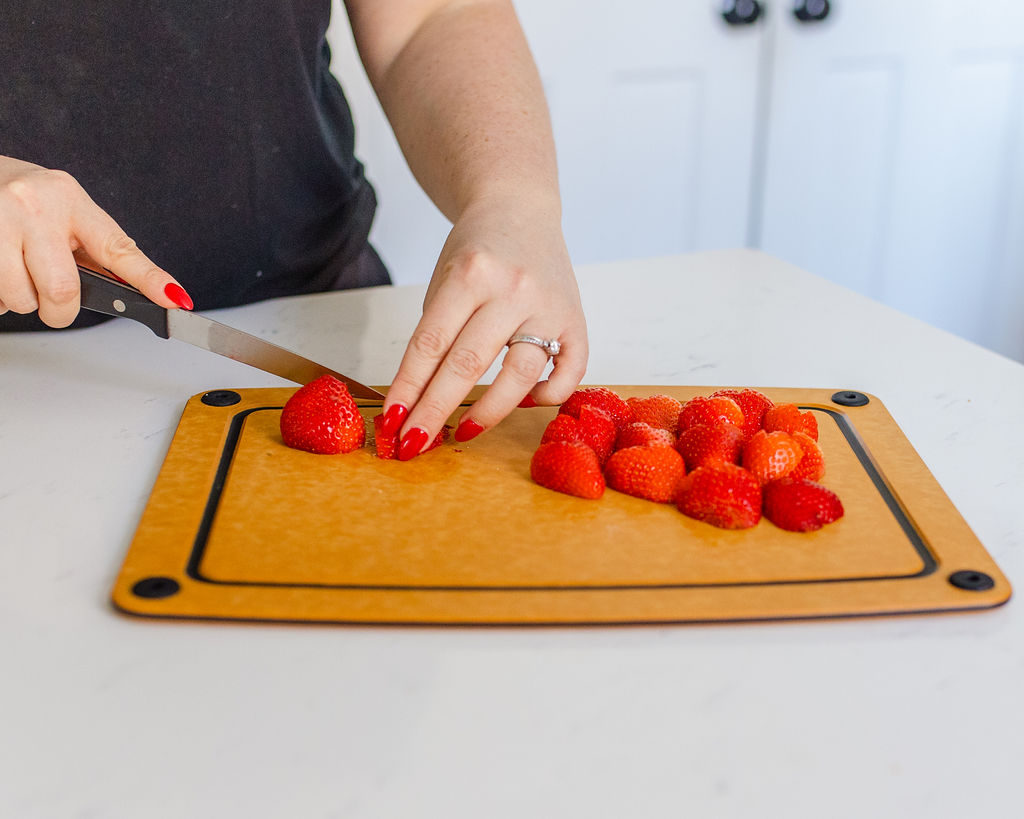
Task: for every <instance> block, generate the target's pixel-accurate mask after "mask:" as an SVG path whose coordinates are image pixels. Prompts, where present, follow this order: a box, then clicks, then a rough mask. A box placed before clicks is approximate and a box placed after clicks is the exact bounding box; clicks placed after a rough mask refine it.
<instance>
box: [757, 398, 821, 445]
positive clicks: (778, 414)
mask: <svg viewBox="0 0 1024 819" xmlns="http://www.w3.org/2000/svg"><path fill="white" fill-rule="evenodd" d="M762 427H763V429H764V431H765V432H788V433H789V434H790V435H793V434H794V433H797V432H802V433H804V434H805V435H807V436H808V437H810V438H812V439H814V440H815V441H817V440H818V419H817V418H815V417H814V413H813V412H800V408H799V407H798V406H797V405H796V404H776V405H775V406H774V407H772V408H771V409H769V410H768V411H767V412H765V414H764V421H763V423H762Z"/></svg>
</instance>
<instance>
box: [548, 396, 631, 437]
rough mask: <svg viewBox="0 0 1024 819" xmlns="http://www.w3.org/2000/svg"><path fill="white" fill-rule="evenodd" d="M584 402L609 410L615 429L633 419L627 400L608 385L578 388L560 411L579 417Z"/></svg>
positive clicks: (620, 427)
mask: <svg viewBox="0 0 1024 819" xmlns="http://www.w3.org/2000/svg"><path fill="white" fill-rule="evenodd" d="M584 404H590V405H591V406H592V407H597V408H598V409H602V410H604V411H605V412H607V413H608V415H609V417H610V418H611V419H612V421H613V422H614V423H615V429H622V427H624V426H625V425H626V424H628V423H629V422H630V421H632V420H633V419H632V414H631V413H630V410H629V407H628V406H627V405H626V402H625V401H623V400H622V398H621V397H620V396H619V395H618V394H617V393H614V392H612V391H611V390H610V389H608V388H607V387H584V388H583V389H579V390H576V392H574V393H573V394H572V395H570V396H569V397H568V398H567V399H565V403H564V404H562V406H561V407H559V408H558V411H559V413H561V414H563V415H571V416H573V417H574V418H578V417H579V414H580V408H581V407H582V406H583V405H584Z"/></svg>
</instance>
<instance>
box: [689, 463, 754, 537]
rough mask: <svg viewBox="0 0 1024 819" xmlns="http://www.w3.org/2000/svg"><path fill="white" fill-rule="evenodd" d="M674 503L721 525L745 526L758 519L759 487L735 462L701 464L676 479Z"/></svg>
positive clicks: (690, 514)
mask: <svg viewBox="0 0 1024 819" xmlns="http://www.w3.org/2000/svg"><path fill="white" fill-rule="evenodd" d="M676 506H677V507H679V511H680V512H682V513H683V514H684V515H686V516H688V517H691V518H696V519H697V520H702V521H704V522H705V523H710V524H711V525H712V526H717V527H719V528H720V529H747V528H749V527H751V526H755V525H756V524H757V522H758V521H759V520H760V519H761V487H760V485H759V484H758V482H757V480H756V479H755V478H754V476H753V475H751V474H750V473H749V472H747V470H745V469H743V468H742V467H739V466H736V465H735V464H723V465H722V466H702V467H700V468H699V469H695V470H694V471H693V472H691V473H690V474H689V475H687V476H686V477H685V478H683V479H682V481H680V482H679V490H678V492H677V493H676Z"/></svg>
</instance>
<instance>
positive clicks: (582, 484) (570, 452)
mask: <svg viewBox="0 0 1024 819" xmlns="http://www.w3.org/2000/svg"><path fill="white" fill-rule="evenodd" d="M530 477H531V478H533V480H534V481H535V482H536V483H538V484H540V485H541V486H544V487H547V488H548V489H554V490H555V491H556V492H565V493H566V494H567V495H575V496H577V497H580V498H588V499H596V498H599V497H601V495H603V494H604V486H605V483H604V475H602V474H601V466H600V464H599V463H598V462H597V455H596V454H595V453H594V450H592V449H591V448H590V447H589V446H587V445H586V444H581V443H578V442H575V441H549V442H548V443H544V444H541V445H540V446H539V447H537V451H536V452H534V453H533V458H532V459H531V460H530Z"/></svg>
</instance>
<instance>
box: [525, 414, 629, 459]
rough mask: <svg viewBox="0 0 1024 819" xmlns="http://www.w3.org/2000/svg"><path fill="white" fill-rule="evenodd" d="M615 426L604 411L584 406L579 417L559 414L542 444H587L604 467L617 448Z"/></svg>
mask: <svg viewBox="0 0 1024 819" xmlns="http://www.w3.org/2000/svg"><path fill="white" fill-rule="evenodd" d="M615 437H616V431H615V424H614V422H613V421H612V419H611V417H610V416H609V415H608V413H607V412H605V411H604V410H602V409H599V408H597V407H594V406H591V405H590V404H584V405H583V406H582V407H580V408H579V417H575V418H574V417H573V416H572V415H563V414H561V413H560V414H558V415H556V416H555V417H554V418H552V419H551V422H550V423H549V424H548V425H547V428H546V429H545V430H544V434H543V435H542V436H541V439H540V442H541V443H542V444H546V443H548V442H549V441H577V442H579V443H581V444H586V445H587V446H589V447H590V448H591V449H592V450H594V452H595V453H596V454H597V459H598V461H599V462H600V463H601V464H602V465H603V464H604V462H605V461H607V460H608V456H609V455H611V454H612V449H613V448H614V447H615Z"/></svg>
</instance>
